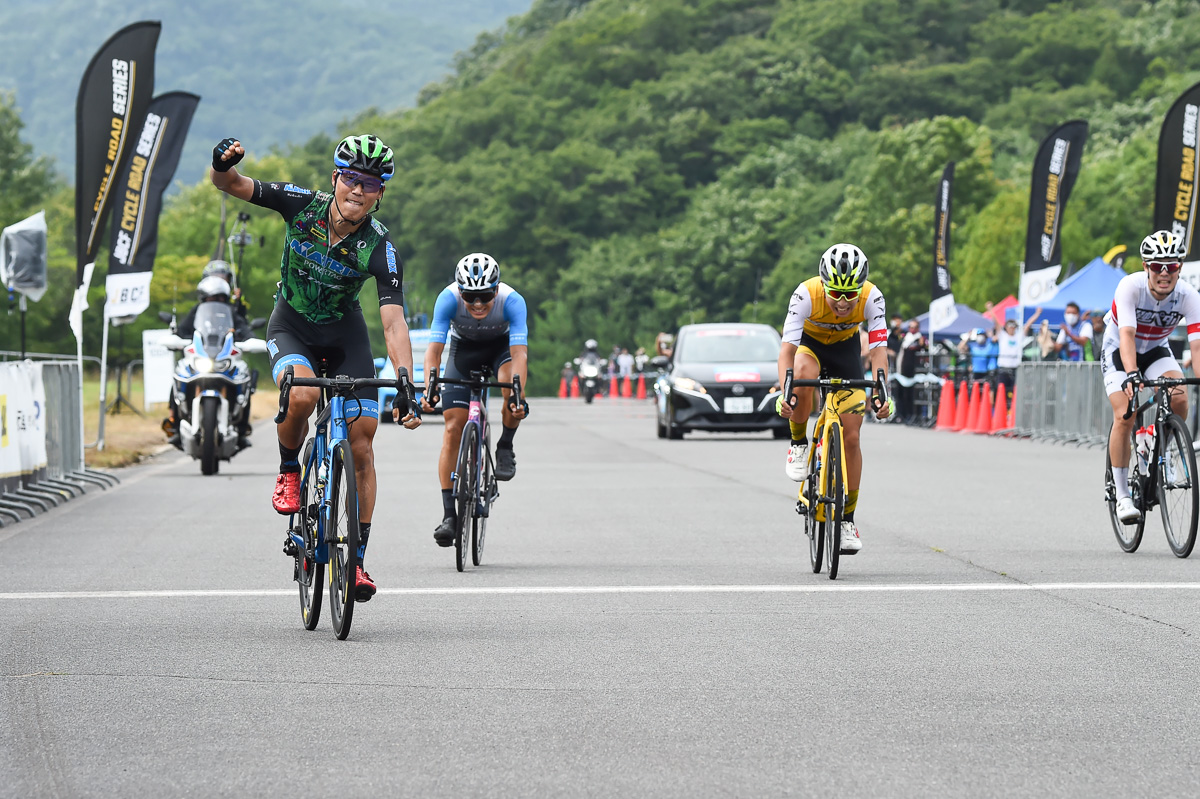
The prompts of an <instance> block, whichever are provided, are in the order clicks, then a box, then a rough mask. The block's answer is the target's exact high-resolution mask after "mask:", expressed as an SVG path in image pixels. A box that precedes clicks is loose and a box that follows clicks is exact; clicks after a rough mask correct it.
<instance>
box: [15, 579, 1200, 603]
mask: <svg viewBox="0 0 1200 799" xmlns="http://www.w3.org/2000/svg"><path fill="white" fill-rule="evenodd" d="M955 591H963V592H971V591H974V592H985V591H1200V582H1193V583H1014V582H995V583H929V584H920V583H908V584H891V585H837V584H829V585H561V586H558V585H551V586H511V587H505V586H495V587H474V588H472V587H465V588H385V589H382V590H381V591H379V594H380V595H392V596H397V595H398V596H474V595H479V596H521V595H525V596H528V595H536V594H886V593H913V594H917V593H938V592H941V593H947V592H955ZM295 594H296V591H295V589H290V590H289V589H282V588H271V589H244V590H241V589H231V590H219V589H211V590H209V589H181V590H161V591H28V592H8V593H0V601H22V600H33V601H37V600H48V599H176V598H179V599H197V598H200V599H207V598H213V599H223V598H237V597H275V596H295Z"/></svg>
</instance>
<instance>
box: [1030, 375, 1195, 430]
mask: <svg viewBox="0 0 1200 799" xmlns="http://www.w3.org/2000/svg"><path fill="white" fill-rule="evenodd" d="M1187 374H1188V376H1191V370H1190V369H1189V370H1187ZM1188 394H1189V396H1188V418H1187V419H1186V420H1185V421H1186V422H1187V424H1188V427H1189V429H1190V430H1191V431H1192V435H1193V438H1194V437H1195V431H1196V422H1197V414H1198V412H1200V408H1198V407H1197V406H1198V405H1200V391H1197V390H1196V387H1194V386H1193V387H1191V388H1190V389H1189V392H1188ZM1014 402H1015V403H1016V406H1017V408H1016V419H1015V425H1016V430H1015V431H1013V432H1015V434H1016V435H1019V436H1030V437H1032V438H1040V439H1049V440H1052V441H1063V442H1069V443H1076V444H1084V445H1087V446H1104V445H1105V444H1107V443H1108V429H1109V427H1110V426H1111V425H1112V406H1111V405H1110V404H1109V401H1108V395H1107V394H1105V393H1104V380H1103V377H1102V376H1101V372H1100V364H1099V362H1096V361H1090V362H1085V363H1068V362H1066V361H1047V362H1035V363H1023V364H1021V367H1020V368H1019V369H1018V370H1017V385H1016V397H1015V399H1014Z"/></svg>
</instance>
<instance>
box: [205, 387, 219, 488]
mask: <svg viewBox="0 0 1200 799" xmlns="http://www.w3.org/2000/svg"><path fill="white" fill-rule="evenodd" d="M220 407H221V401H220V400H219V399H218V398H216V397H201V398H200V473H201V474H216V473H217V471H218V470H219V469H220V468H221V459H220V457H218V455H217V409H218V408H220Z"/></svg>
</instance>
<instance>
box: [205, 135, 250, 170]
mask: <svg viewBox="0 0 1200 799" xmlns="http://www.w3.org/2000/svg"><path fill="white" fill-rule="evenodd" d="M236 141H238V139H235V138H233V137H230V138H228V139H221V143H220V144H218V145H217V146H216V147H214V148H213V163H212V168H213V169H215V170H216V171H218V172H228V171H229V170H230V169H232V168H233V167H234V166H236V165H237V164H238V163H239V162H240V161H241V160H242V158H244V157H245V156H246V153H245V152H240V153H234V154H233V157H232V158H230V159H229V160H228V161H222V160H221V156H223V155H225V153H226V151H228V150H229V148H230V147H232V146H233V143H234V142H236Z"/></svg>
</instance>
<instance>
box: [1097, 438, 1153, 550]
mask: <svg viewBox="0 0 1200 799" xmlns="http://www.w3.org/2000/svg"><path fill="white" fill-rule="evenodd" d="M1109 433H1110V437H1111V433H1112V427H1111V425H1110V426H1109ZM1136 471H1137V448H1136V442H1135V441H1134V440H1133V437H1132V436H1130V439H1129V475H1130V493H1131V495H1132V496H1133V504H1135V505H1137V506H1138V507H1139V508H1140V507H1142V502H1141V493H1142V492H1141V489H1140V488H1139V487H1138V480H1137V479H1136ZM1104 500H1105V502H1107V503H1108V520H1109V521H1110V522H1112V528H1113V534H1114V535H1115V536H1116V537H1117V545H1118V546H1119V547H1121V549H1122V550H1124V551H1125V552H1136V551H1137V548H1138V547H1139V546H1141V544H1142V531H1143V530H1145V528H1146V514H1145V513H1144V512H1143V513H1142V515H1141V516H1140V517H1139V518H1138V520H1137V522H1136V523H1134V524H1125V523H1124V522H1123V521H1121V520H1120V519H1119V518H1117V489H1116V483H1115V482H1114V481H1113V475H1112V456H1111V455H1110V454H1109V452H1108V448H1107V447H1105V450H1104Z"/></svg>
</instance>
